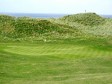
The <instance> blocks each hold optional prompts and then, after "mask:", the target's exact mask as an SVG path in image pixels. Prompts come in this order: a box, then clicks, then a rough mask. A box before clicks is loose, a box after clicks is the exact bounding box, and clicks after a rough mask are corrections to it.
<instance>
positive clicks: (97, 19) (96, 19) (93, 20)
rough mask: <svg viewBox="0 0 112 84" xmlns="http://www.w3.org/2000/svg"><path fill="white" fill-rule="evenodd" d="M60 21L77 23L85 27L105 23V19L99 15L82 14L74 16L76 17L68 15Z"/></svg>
mask: <svg viewBox="0 0 112 84" xmlns="http://www.w3.org/2000/svg"><path fill="white" fill-rule="evenodd" d="M60 20H63V21H68V22H77V23H80V24H83V25H89V26H94V25H100V24H103V23H105V18H103V17H101V16H99V15H97V14H96V13H80V14H74V15H67V16H64V17H62V18H60Z"/></svg>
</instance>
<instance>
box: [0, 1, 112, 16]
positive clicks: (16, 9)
mask: <svg viewBox="0 0 112 84" xmlns="http://www.w3.org/2000/svg"><path fill="white" fill-rule="evenodd" d="M85 10H86V12H95V13H97V14H111V15H112V0H0V12H6V13H56V14H76V13H83V12H85Z"/></svg>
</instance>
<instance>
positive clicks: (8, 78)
mask: <svg viewBox="0 0 112 84" xmlns="http://www.w3.org/2000/svg"><path fill="white" fill-rule="evenodd" d="M9 18H10V17H9ZM20 19H21V18H20ZM22 19H24V18H22ZM42 21H43V20H42ZM45 21H46V20H45ZM45 21H44V22H45ZM49 21H50V24H49V25H51V26H54V25H55V26H56V27H58V28H59V29H60V28H62V29H63V30H64V29H67V33H66V32H65V31H62V30H61V31H62V32H58V35H57V33H53V34H49V32H47V35H46V33H42V34H41V35H40V34H39V37H38V36H36V37H35V38H29V37H28V35H27V38H26V36H25V35H23V37H25V39H23V38H22V39H23V40H22V39H20V38H18V37H17V38H9V37H5V40H2V39H1V40H2V41H1V43H0V67H1V69H0V84H74V83H75V84H111V83H112V81H111V79H112V67H111V66H112V61H111V59H112V52H111V51H112V38H111V36H112V33H111V32H112V26H111V25H112V24H111V22H112V20H111V19H106V20H105V23H103V24H100V25H95V26H93V25H92V26H91V25H86V26H85V25H84V24H81V23H77V22H68V21H63V20H61V19H55V20H54V19H49ZM49 21H47V22H49ZM9 22H11V24H12V20H11V21H9V20H8V22H7V23H9ZM47 22H45V23H44V24H46V23H47ZM26 23H27V24H29V21H28V22H26V21H25V24H26ZM52 23H53V24H52ZM20 24H21V22H20ZM36 24H37V23H36ZM44 24H43V22H42V26H45V25H44ZM16 25H17V24H16ZM49 25H48V26H49ZM7 26H8V27H7ZM24 26H25V27H26V26H27V25H24ZM42 26H41V27H42ZM3 27H4V28H5V30H4V32H9V33H10V32H12V31H14V30H13V29H10V28H15V27H14V26H13V25H10V24H8V25H5V26H3V25H0V29H1V28H3ZM30 27H32V26H31V25H30ZM7 28H8V29H10V31H6V30H7ZM18 28H19V27H18ZM32 28H34V27H32ZM42 28H44V27H42ZM73 28H74V29H73ZM22 32H23V31H22ZM55 32H57V30H56V31H55ZM63 32H64V33H63ZM71 33H73V34H71ZM74 33H75V34H74ZM2 34H3V33H2ZM4 34H5V33H4ZM6 34H7V33H6ZM6 34H5V35H6ZM55 34H56V35H55ZM18 35H19V34H18ZM52 35H54V36H53V37H52ZM0 36H1V35H0ZM1 38H3V39H4V37H3V36H1ZM7 39H9V40H10V41H11V43H9V42H7ZM15 39H16V41H15V42H14V40H15ZM18 39H19V40H20V41H21V43H20V42H18V41H17V40H18ZM43 39H46V41H43ZM9 40H8V41H9ZM29 40H31V41H29ZM34 40H36V41H34ZM38 40H40V41H38ZM26 41H27V42H26ZM28 41H29V43H28ZM32 41H33V43H31V42H32ZM3 42H6V43H3Z"/></svg>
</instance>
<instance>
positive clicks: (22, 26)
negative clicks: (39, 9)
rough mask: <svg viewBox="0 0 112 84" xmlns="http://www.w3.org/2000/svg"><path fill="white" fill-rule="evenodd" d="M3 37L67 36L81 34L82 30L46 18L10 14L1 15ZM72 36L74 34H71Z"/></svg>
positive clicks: (0, 22)
mask: <svg viewBox="0 0 112 84" xmlns="http://www.w3.org/2000/svg"><path fill="white" fill-rule="evenodd" d="M0 31H1V32H0V37H1V39H4V38H5V39H17V38H22V39H23V38H24V39H26V38H29V37H30V38H36V39H40V38H43V37H44V38H64V37H65V38H66V37H67V36H68V37H69V36H71V34H73V35H74V36H76V35H79V34H80V31H79V30H78V29H76V28H73V27H71V26H68V25H64V24H59V23H53V22H50V21H48V20H46V19H37V18H36V19H34V18H30V17H19V18H15V17H12V16H8V15H0ZM71 37H72V36H71Z"/></svg>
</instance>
